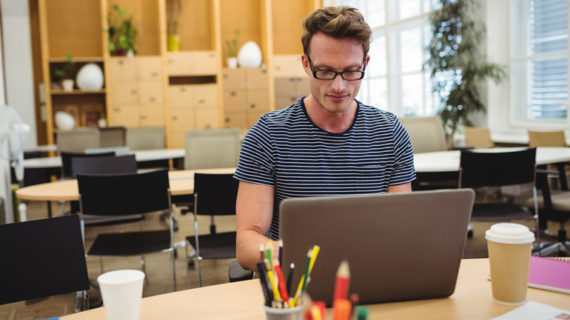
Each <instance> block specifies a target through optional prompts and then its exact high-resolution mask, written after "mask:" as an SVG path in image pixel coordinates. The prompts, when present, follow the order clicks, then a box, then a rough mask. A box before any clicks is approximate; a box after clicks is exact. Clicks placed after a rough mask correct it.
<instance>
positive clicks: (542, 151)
mask: <svg viewBox="0 0 570 320" xmlns="http://www.w3.org/2000/svg"><path fill="white" fill-rule="evenodd" d="M510 150H521V148H491V149H476V151H478V152H504V151H510ZM460 154H461V151H458V150H453V151H439V152H426V153H416V154H414V166H415V169H416V172H457V171H459V158H460ZM567 161H570V148H561V147H538V148H536V164H537V165H542V164H550V163H557V162H567Z"/></svg>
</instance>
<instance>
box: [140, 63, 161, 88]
mask: <svg viewBox="0 0 570 320" xmlns="http://www.w3.org/2000/svg"><path fill="white" fill-rule="evenodd" d="M135 59H136V61H137V79H138V80H142V81H157V82H159V83H160V81H161V73H162V58H161V57H140V58H138V57H137V58H135Z"/></svg>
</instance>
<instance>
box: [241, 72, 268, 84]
mask: <svg viewBox="0 0 570 320" xmlns="http://www.w3.org/2000/svg"><path fill="white" fill-rule="evenodd" d="M244 69H245V82H246V84H245V86H246V88H251V89H266V88H268V87H269V83H268V81H269V76H268V74H267V70H265V69H262V68H244Z"/></svg>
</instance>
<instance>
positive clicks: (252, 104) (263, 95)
mask: <svg viewBox="0 0 570 320" xmlns="http://www.w3.org/2000/svg"><path fill="white" fill-rule="evenodd" d="M245 104H246V110H252V109H255V110H269V92H267V90H266V89H251V90H248V91H247V97H246V102H245Z"/></svg>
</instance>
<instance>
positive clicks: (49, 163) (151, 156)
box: [24, 149, 186, 169]
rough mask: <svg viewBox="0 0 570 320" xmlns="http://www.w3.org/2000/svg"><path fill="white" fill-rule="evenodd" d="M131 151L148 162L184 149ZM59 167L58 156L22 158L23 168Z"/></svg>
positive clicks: (178, 154) (181, 154)
mask: <svg viewBox="0 0 570 320" xmlns="http://www.w3.org/2000/svg"><path fill="white" fill-rule="evenodd" d="M132 153H133V154H134V155H135V158H136V160H137V162H150V161H159V160H169V159H180V158H184V155H185V154H186V151H185V150H184V149H155V150H137V151H133V152H132ZM60 167H61V158H60V157H44V158H33V159H26V160H24V168H26V169H49V168H60Z"/></svg>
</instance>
